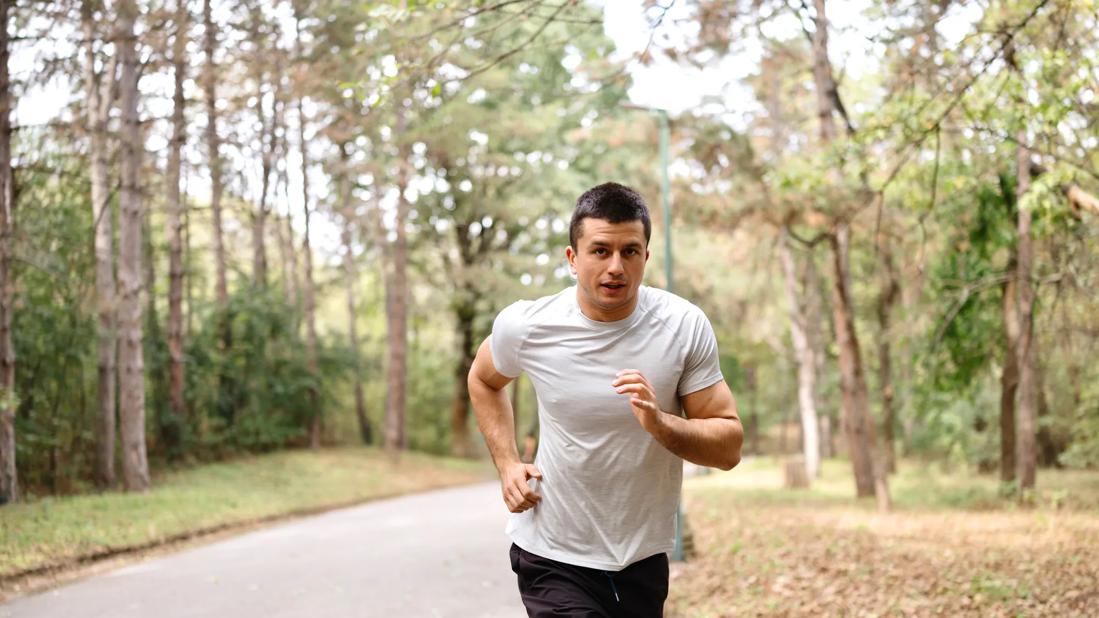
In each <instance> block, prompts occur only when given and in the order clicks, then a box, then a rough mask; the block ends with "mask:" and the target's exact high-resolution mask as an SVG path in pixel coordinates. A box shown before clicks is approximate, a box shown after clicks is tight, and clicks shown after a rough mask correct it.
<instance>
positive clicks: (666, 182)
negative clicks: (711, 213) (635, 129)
mask: <svg viewBox="0 0 1099 618" xmlns="http://www.w3.org/2000/svg"><path fill="white" fill-rule="evenodd" d="M653 113H654V114H656V116H657V118H658V119H659V120H660V197H661V202H662V203H663V206H664V281H665V284H664V289H666V290H668V291H669V292H674V291H675V278H674V277H673V276H672V273H673V272H674V266H675V262H674V260H673V258H672V183H671V179H670V178H669V176H668V142H669V141H670V136H669V133H670V131H669V129H668V112H667V111H665V110H662V109H657V110H653ZM684 517H685V516H684V514H683V500H682V499H680V500H678V501H677V502H676V504H675V549H674V550H672V560H674V561H676V562H683V561H684V559H685V556H684V553H683V525H684V521H685V519H684Z"/></svg>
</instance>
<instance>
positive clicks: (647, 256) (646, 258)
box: [645, 247, 649, 262]
mask: <svg viewBox="0 0 1099 618" xmlns="http://www.w3.org/2000/svg"><path fill="white" fill-rule="evenodd" d="M645 261H646V262H648V261H649V248H648V247H645Z"/></svg>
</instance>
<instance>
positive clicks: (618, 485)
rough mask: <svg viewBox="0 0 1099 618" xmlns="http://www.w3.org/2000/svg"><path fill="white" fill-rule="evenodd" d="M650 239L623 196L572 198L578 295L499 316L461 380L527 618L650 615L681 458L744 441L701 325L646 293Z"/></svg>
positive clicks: (656, 611) (675, 302) (705, 457)
mask: <svg viewBox="0 0 1099 618" xmlns="http://www.w3.org/2000/svg"><path fill="white" fill-rule="evenodd" d="M651 233H652V224H651V222H650V219H649V211H648V208H647V207H646V205H645V202H644V200H643V199H642V198H641V196H640V195H638V194H637V193H636V192H635V191H633V190H632V189H630V188H628V187H625V186H623V185H620V184H616V183H607V184H603V185H599V186H597V187H595V188H593V189H591V190H589V191H587V192H586V193H584V194H583V195H581V196H580V199H579V200H577V203H576V209H575V210H574V212H573V215H572V222H571V224H570V226H569V247H568V248H567V249H566V250H565V256H566V257H567V258H568V262H569V267H570V268H571V269H572V272H573V274H574V275H575V276H576V286H575V287H573V288H568V289H566V290H564V291H562V292H559V293H557V294H555V295H553V296H547V297H544V298H541V299H538V300H535V301H519V302H517V303H515V304H513V305H511V306H509V307H507V308H506V309H504V310H503V311H501V312H500V314H499V315H498V316H497V318H496V321H495V323H494V325H493V329H492V335H491V336H489V338H488V339H486V340H485V342H484V343H482V344H481V347H480V349H479V350H478V351H477V357H476V358H475V359H474V361H473V367H472V368H471V369H470V373H469V392H470V397H471V399H472V400H473V407H474V411H475V412H476V415H477V423H478V425H479V426H480V428H481V432H482V433H483V434H484V436H485V441H486V443H487V445H488V448H489V451H490V453H491V454H492V459H493V462H494V463H495V464H496V468H497V470H498V471H499V474H500V483H501V488H502V491H503V497H504V502H505V503H506V504H507V507H508V510H510V511H511V512H512V515H511V517H510V519H509V522H508V526H507V533H508V535H509V536H510V537H511V539H512V541H514V543H513V545H512V547H511V565H512V570H514V571H515V573H516V575H517V576H518V580H519V592H520V595H521V596H522V598H523V603H524V605H525V606H526V608H527V613H528V614H529V615H530V616H550V615H552V616H629V617H631V618H633V617H645V616H661V615H662V614H663V607H664V600H665V598H666V597H667V594H668V558H667V552H668V551H670V550H671V549H672V548H673V546H674V544H675V543H674V539H675V517H676V502H677V500H678V498H679V492H680V484H681V481H682V470H683V466H682V461H681V460H682V459H686V460H687V461H690V462H693V463H696V464H699V465H704V466H715V467H718V468H721V469H724V470H728V469H731V468H732V467H733V466H735V465H736V464H737V463H738V462H739V461H740V447H741V443H742V442H743V437H744V433H743V429H742V427H741V425H740V420H739V418H738V416H737V410H736V403H735V401H734V400H733V395H732V393H731V392H730V391H729V387H728V386H727V385H726V384H725V381H724V379H723V378H722V375H721V369H720V365H719V362H718V353H717V342H716V339H715V337H714V333H713V329H712V328H711V326H710V323H709V321H708V320H707V319H706V316H705V315H704V314H703V313H702V311H701V310H700V309H698V308H697V307H695V306H694V305H692V304H690V303H689V302H687V301H685V300H683V299H681V298H679V297H677V296H675V295H673V294H670V293H668V292H664V291H662V290H656V289H653V288H649V287H644V286H642V285H641V279H642V277H643V276H644V274H645V264H646V262H647V261H648V259H649V249H648V245H649V237H650V235H651ZM521 372H526V373H527V374H528V375H529V376H530V379H531V383H532V384H533V386H534V389H535V393H536V394H537V398H538V408H539V414H540V424H541V432H540V433H541V436H540V444H539V448H538V455H537V458H536V460H535V462H534V464H524V463H522V462H521V461H520V459H519V456H518V454H517V452H516V445H515V438H514V436H515V425H514V423H515V419H514V416H513V414H512V409H511V404H510V401H509V399H508V397H507V396H506V395H505V393H504V390H503V389H504V387H505V386H506V385H507V384H508V382H510V381H511V380H512V379H514V378H515V377H516V376H518V375H519V374H520V373H521Z"/></svg>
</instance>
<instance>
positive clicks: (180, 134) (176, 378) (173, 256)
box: [168, 0, 190, 429]
mask: <svg viewBox="0 0 1099 618" xmlns="http://www.w3.org/2000/svg"><path fill="white" fill-rule="evenodd" d="M189 17H190V16H189V15H188V13H187V2H186V0H178V2H177V4H176V19H175V22H176V36H175V41H173V44H172V67H173V73H174V76H175V89H174V91H173V95H172V102H173V104H172V146H171V153H170V154H169V158H168V356H169V368H168V406H169V409H170V410H171V414H172V417H173V423H174V424H175V425H176V427H178V428H179V429H182V428H183V426H184V424H185V423H186V419H187V410H186V404H185V402H184V400H183V385H184V373H183V372H184V367H183V219H184V210H185V208H186V204H185V202H184V200H183V196H182V194H181V191H180V180H181V176H182V166H183V158H182V151H183V144H184V142H185V140H186V134H185V130H186V127H185V125H184V117H183V110H184V105H185V104H186V103H185V101H184V99H183V82H184V79H185V74H184V71H185V67H186V45H187V27H188V24H189V23H190V18H189Z"/></svg>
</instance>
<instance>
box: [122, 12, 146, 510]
mask: <svg viewBox="0 0 1099 618" xmlns="http://www.w3.org/2000/svg"><path fill="white" fill-rule="evenodd" d="M137 15H138V9H137V3H136V2H135V0H121V1H120V2H119V5H118V16H119V38H118V48H119V58H120V61H121V64H122V73H121V75H120V76H119V92H120V94H121V97H122V98H121V104H120V107H121V110H122V138H121V157H120V166H121V170H122V182H121V191H120V193H119V212H120V216H119V235H118V239H119V242H118V257H119V260H118V283H119V303H118V326H119V328H118V332H119V372H120V373H119V380H118V388H119V418H120V419H121V429H122V474H123V479H124V482H125V485H126V489H127V490H129V491H140V492H144V491H148V489H149V464H148V458H147V456H146V452H145V363H144V356H143V350H142V343H141V342H142V323H141V318H142V306H141V294H142V291H143V289H144V285H143V284H142V276H143V274H144V273H143V270H142V255H141V253H142V252H141V249H142V242H141V238H142V234H141V228H142V222H143V220H144V217H143V212H144V211H143V207H142V198H141V154H142V152H143V151H144V149H145V148H144V144H143V142H142V138H141V126H140V124H141V123H140V120H139V118H138V113H137V100H138V96H139V94H138V89H137V82H138V75H137V52H136V38H137V37H136V36H135V34H134V24H135V21H136V20H137Z"/></svg>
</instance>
